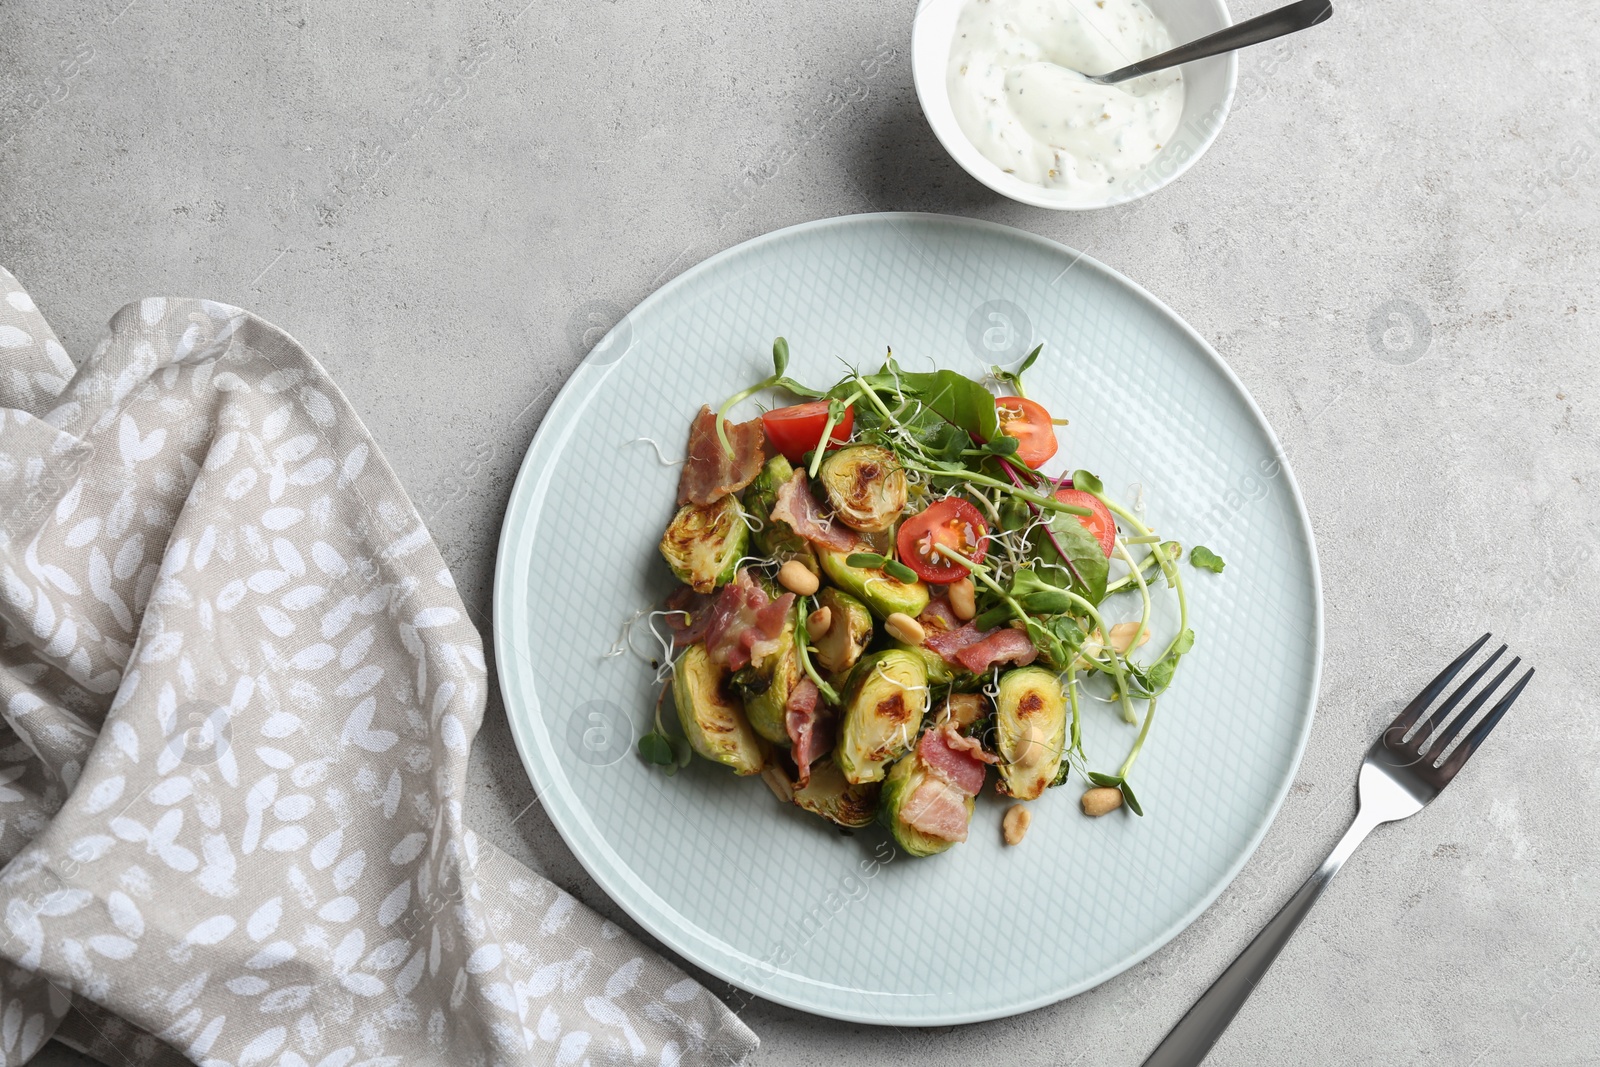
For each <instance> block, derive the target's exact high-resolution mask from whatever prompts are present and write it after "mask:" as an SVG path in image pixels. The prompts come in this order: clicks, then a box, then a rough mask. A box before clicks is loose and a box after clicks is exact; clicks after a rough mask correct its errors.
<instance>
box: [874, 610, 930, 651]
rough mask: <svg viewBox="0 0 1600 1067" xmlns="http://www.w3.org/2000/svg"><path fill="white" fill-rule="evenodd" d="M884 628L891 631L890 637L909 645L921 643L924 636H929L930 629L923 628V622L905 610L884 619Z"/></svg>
mask: <svg viewBox="0 0 1600 1067" xmlns="http://www.w3.org/2000/svg"><path fill="white" fill-rule="evenodd" d="M883 628H884V629H885V630H887V631H889V636H890V637H892V638H894V639H895V640H896V641H902V642H904V643H905V644H908V645H920V644H922V641H923V638H925V637H927V636H928V631H926V630H924V629H923V628H922V624H921V623H920V622H918V621H917V620H916V619H913V618H912V617H911V616H910V615H907V614H906V613H905V612H903V611H897V612H895V613H894V614H893V615H890V616H889V617H888V618H887V619H884V620H883Z"/></svg>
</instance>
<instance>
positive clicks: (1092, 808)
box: [1083, 785, 1122, 819]
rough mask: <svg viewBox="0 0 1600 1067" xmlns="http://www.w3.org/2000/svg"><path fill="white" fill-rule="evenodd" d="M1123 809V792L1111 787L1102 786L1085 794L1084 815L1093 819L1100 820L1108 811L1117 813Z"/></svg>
mask: <svg viewBox="0 0 1600 1067" xmlns="http://www.w3.org/2000/svg"><path fill="white" fill-rule="evenodd" d="M1120 807H1122V790H1120V789H1117V788H1115V787H1114V786H1109V785H1100V786H1096V787H1095V788H1093V789H1091V790H1089V791H1088V792H1087V793H1085V794H1083V813H1084V814H1085V815H1087V816H1089V817H1090V818H1091V819H1098V818H1099V817H1100V816H1102V815H1104V814H1105V813H1106V812H1108V811H1116V810H1117V809H1118V808H1120Z"/></svg>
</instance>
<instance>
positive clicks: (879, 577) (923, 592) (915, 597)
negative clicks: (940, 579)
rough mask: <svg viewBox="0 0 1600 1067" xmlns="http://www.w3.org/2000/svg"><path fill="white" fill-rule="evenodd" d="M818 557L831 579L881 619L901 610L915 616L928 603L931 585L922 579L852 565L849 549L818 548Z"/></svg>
mask: <svg viewBox="0 0 1600 1067" xmlns="http://www.w3.org/2000/svg"><path fill="white" fill-rule="evenodd" d="M817 558H818V559H819V560H820V561H821V562H822V571H823V573H824V574H826V575H827V576H828V580H829V581H831V582H832V583H833V584H834V585H837V586H838V587H839V588H840V589H843V590H844V591H845V592H846V593H849V594H850V595H851V596H853V597H856V598H858V599H860V600H862V601H863V602H865V603H866V605H867V607H869V608H871V609H872V611H873V613H874V614H875V615H877V616H878V617H879V618H884V619H886V618H888V617H889V616H890V615H893V614H894V613H895V612H897V611H899V612H903V613H905V614H907V615H909V616H911V617H912V618H913V619H914V618H916V617H917V616H918V615H921V614H922V609H923V608H925V607H927V606H928V587H927V586H926V585H923V584H922V583H921V582H911V583H909V584H908V583H906V582H902V581H900V580H899V579H898V578H891V577H889V576H888V575H887V574H885V573H883V571H881V570H869V569H867V568H866V567H852V566H850V564H848V563H846V562H845V561H846V560H847V559H849V558H850V553H848V552H830V551H828V550H827V549H825V548H824V549H818V551H817Z"/></svg>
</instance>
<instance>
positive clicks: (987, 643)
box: [956, 626, 1039, 673]
mask: <svg viewBox="0 0 1600 1067" xmlns="http://www.w3.org/2000/svg"><path fill="white" fill-rule="evenodd" d="M1038 655H1039V650H1038V649H1036V648H1034V647H1033V642H1032V641H1031V640H1029V638H1028V635H1027V634H1025V633H1023V632H1022V631H1021V630H1013V629H1012V628H1011V627H1009V626H1002V627H1001V628H1000V629H998V630H993V631H991V632H990V633H988V634H986V635H985V636H984V638H983V640H982V641H979V642H977V643H976V644H972V645H968V646H967V647H965V648H963V649H961V650H960V651H959V652H957V653H956V661H957V662H958V663H960V664H961V665H962V666H963V667H965V668H966V669H967V670H969V671H973V672H974V673H979V672H982V671H986V670H988V669H989V668H990V667H992V666H994V665H995V664H996V663H1015V664H1017V665H1019V666H1026V665H1027V664H1029V663H1032V662H1033V661H1034V658H1035V657H1037V656H1038Z"/></svg>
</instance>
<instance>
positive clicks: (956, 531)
mask: <svg viewBox="0 0 1600 1067" xmlns="http://www.w3.org/2000/svg"><path fill="white" fill-rule="evenodd" d="M934 545H945V546H947V547H949V548H953V549H955V550H956V551H957V552H959V553H961V554H962V555H963V556H966V557H967V558H968V559H970V560H971V561H972V562H974V563H981V562H983V554H984V553H985V552H987V551H988V550H989V527H988V526H986V525H985V524H984V521H983V516H982V515H981V514H979V512H978V509H977V508H975V507H973V506H972V505H971V504H969V503H967V502H966V501H965V500H958V499H956V498H955V497H947V498H946V499H944V500H941V501H939V502H938V503H936V504H930V505H928V507H926V508H924V509H923V510H922V511H919V512H917V514H915V515H913V516H911V518H909V519H907V520H906V521H905V522H903V523H901V524H900V532H899V533H898V534H896V535H895V550H896V551H897V553H898V554H899V557H900V562H901V563H904V564H905V565H906V566H907V567H910V568H911V569H912V570H914V571H916V572H917V577H919V578H921V579H922V580H923V581H925V582H939V583H949V582H954V581H959V580H960V579H962V578H965V577H966V576H967V569H966V568H965V567H963V566H962V565H961V564H959V563H957V562H955V561H954V560H951V559H948V558H946V557H945V556H943V555H942V554H940V553H938V552H936V551H934V547H933V546H934Z"/></svg>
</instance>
